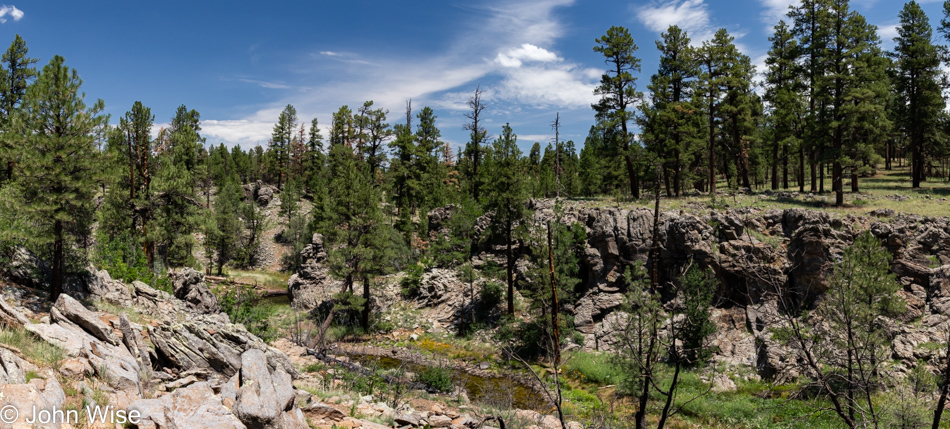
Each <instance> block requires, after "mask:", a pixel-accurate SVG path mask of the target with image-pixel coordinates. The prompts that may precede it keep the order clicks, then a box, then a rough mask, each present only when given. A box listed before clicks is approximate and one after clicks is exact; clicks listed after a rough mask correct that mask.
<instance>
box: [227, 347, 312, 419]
mask: <svg viewBox="0 0 950 429" xmlns="http://www.w3.org/2000/svg"><path fill="white" fill-rule="evenodd" d="M236 396H237V398H236V399H235V401H234V414H235V415H236V416H237V417H238V419H240V420H241V422H243V423H244V424H245V425H247V427H249V428H271V429H285V428H304V429H306V428H307V427H308V426H307V423H306V420H305V419H304V417H303V414H302V413H301V412H300V410H299V409H298V408H297V407H296V404H295V403H294V401H293V398H294V388H293V385H292V384H291V379H290V375H288V374H287V373H286V372H284V371H283V370H282V369H277V370H276V371H274V373H273V374H272V373H271V372H270V370H269V369H268V366H267V358H266V357H265V355H264V352H262V351H261V350H257V349H250V350H248V351H246V352H244V354H242V355H241V372H240V376H239V377H238V388H237V393H236Z"/></svg>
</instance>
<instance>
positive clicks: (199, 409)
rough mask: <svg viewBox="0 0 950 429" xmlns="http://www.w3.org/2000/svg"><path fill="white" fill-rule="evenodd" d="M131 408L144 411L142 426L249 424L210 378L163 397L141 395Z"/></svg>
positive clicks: (232, 428) (235, 428) (233, 428)
mask: <svg viewBox="0 0 950 429" xmlns="http://www.w3.org/2000/svg"><path fill="white" fill-rule="evenodd" d="M128 410H129V411H130V412H131V411H133V410H134V411H137V412H138V413H139V414H140V415H141V420H140V422H139V423H138V427H139V428H140V429H165V428H168V429H178V428H221V429H244V428H245V427H246V426H245V425H244V424H243V423H241V421H240V420H238V418H237V417H235V415H234V414H233V413H231V411H230V410H228V409H227V408H225V407H224V405H223V404H222V403H221V398H220V397H218V396H216V395H215V394H214V391H213V390H212V389H211V386H210V385H209V384H208V383H207V382H198V383H195V384H192V385H190V386H188V387H184V388H181V389H177V390H175V391H174V392H173V393H170V394H168V395H165V396H162V397H161V398H159V399H140V400H137V401H135V402H133V403H132V404H130V405H129V406H128Z"/></svg>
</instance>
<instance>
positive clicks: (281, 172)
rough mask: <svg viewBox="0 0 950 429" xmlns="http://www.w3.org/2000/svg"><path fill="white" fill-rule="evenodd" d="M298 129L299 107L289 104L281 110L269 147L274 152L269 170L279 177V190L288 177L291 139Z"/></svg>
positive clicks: (275, 176)
mask: <svg viewBox="0 0 950 429" xmlns="http://www.w3.org/2000/svg"><path fill="white" fill-rule="evenodd" d="M296 129H297V109H295V108H294V106H292V105H290V104H288V105H287V107H284V110H283V111H282V112H280V116H279V117H278V118H277V124H275V125H274V131H273V132H272V133H271V139H270V142H268V149H270V151H271V152H272V156H273V158H272V162H271V165H269V167H268V170H269V172H270V174H271V175H272V176H273V177H274V178H276V179H277V190H281V189H283V188H282V184H283V183H284V181H286V179H287V175H288V173H289V172H290V170H289V165H290V150H291V147H290V146H291V140H292V139H293V134H294V131H296Z"/></svg>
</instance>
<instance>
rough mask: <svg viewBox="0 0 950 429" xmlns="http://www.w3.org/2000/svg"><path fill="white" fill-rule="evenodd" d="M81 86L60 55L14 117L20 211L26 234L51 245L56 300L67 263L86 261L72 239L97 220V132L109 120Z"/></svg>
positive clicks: (52, 293) (42, 244) (38, 242)
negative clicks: (28, 227) (28, 221)
mask: <svg viewBox="0 0 950 429" xmlns="http://www.w3.org/2000/svg"><path fill="white" fill-rule="evenodd" d="M81 85H82V80H81V79H80V78H79V73H77V72H76V70H75V69H71V68H69V67H67V66H66V65H65V64H64V60H63V57H60V56H55V57H53V59H52V60H50V62H49V64H47V65H46V66H44V67H43V70H42V72H41V73H40V74H39V76H38V77H37V79H36V82H35V83H34V84H33V85H31V86H30V87H29V88H28V89H27V91H26V95H25V97H24V99H23V102H22V105H21V106H20V110H19V112H18V114H17V115H14V119H13V127H12V128H13V130H14V132H15V133H16V135H17V136H18V137H17V138H18V139H20V140H21V141H22V144H21V145H20V150H19V152H20V156H19V157H18V160H19V161H18V164H17V174H16V175H15V182H14V186H15V187H16V190H17V191H18V192H17V193H18V194H19V197H20V198H22V201H23V202H24V203H25V204H23V205H22V206H19V210H20V211H21V215H22V216H24V217H26V218H27V219H31V220H32V222H31V224H32V225H31V231H23V232H22V233H23V238H24V239H28V240H29V241H31V242H34V243H35V244H36V245H37V246H40V247H42V248H46V249H48V254H49V255H50V256H51V258H50V263H51V266H52V283H51V285H50V299H51V300H53V301H55V300H56V298H58V297H59V294H60V293H62V291H63V281H64V276H65V274H66V271H67V270H68V269H70V267H69V266H67V265H66V261H67V260H68V259H71V258H73V257H76V258H77V259H79V260H82V259H83V255H82V254H81V253H80V252H76V250H78V248H77V247H74V246H73V241H75V240H76V239H79V238H82V237H88V235H89V229H88V228H90V227H91V224H92V219H93V218H92V216H93V209H92V203H93V193H94V192H95V181H94V177H95V175H96V172H97V171H98V168H99V167H98V165H97V159H98V157H97V154H96V149H95V142H94V137H93V135H92V133H93V131H94V130H96V129H97V127H99V126H101V124H102V123H103V122H104V121H105V117H103V116H100V115H99V112H101V111H102V109H103V106H104V104H103V102H102V100H99V101H97V102H96V103H95V104H93V105H92V106H88V107H87V106H86V103H85V94H84V93H81V92H80V89H79V88H80V86H81ZM80 248H81V246H80Z"/></svg>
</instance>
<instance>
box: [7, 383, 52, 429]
mask: <svg viewBox="0 0 950 429" xmlns="http://www.w3.org/2000/svg"><path fill="white" fill-rule="evenodd" d="M42 376H43V379H34V380H33V382H31V383H19V384H0V409H4V410H8V409H9V408H7V407H12V409H13V410H17V411H19V414H18V415H15V416H14V415H10V414H7V412H5V413H4V416H3V417H4V421H3V423H4V424H5V425H4V427H15V428H28V427H39V428H60V427H68V426H67V425H60V424H59V423H50V424H46V425H36V426H34V425H30V424H27V423H26V421H27V420H28V419H32V418H33V413H34V410H35V412H39V411H47V412H50V413H52V412H53V411H56V410H63V409H64V406H65V402H66V394H65V392H63V388H62V386H61V385H60V384H59V381H58V380H57V379H56V375H55V374H54V373H53V372H52V371H51V370H47V371H46V372H44V373H43V374H42ZM13 417H15V419H14V418H13ZM8 419H9V420H8ZM7 424H9V426H7Z"/></svg>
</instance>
